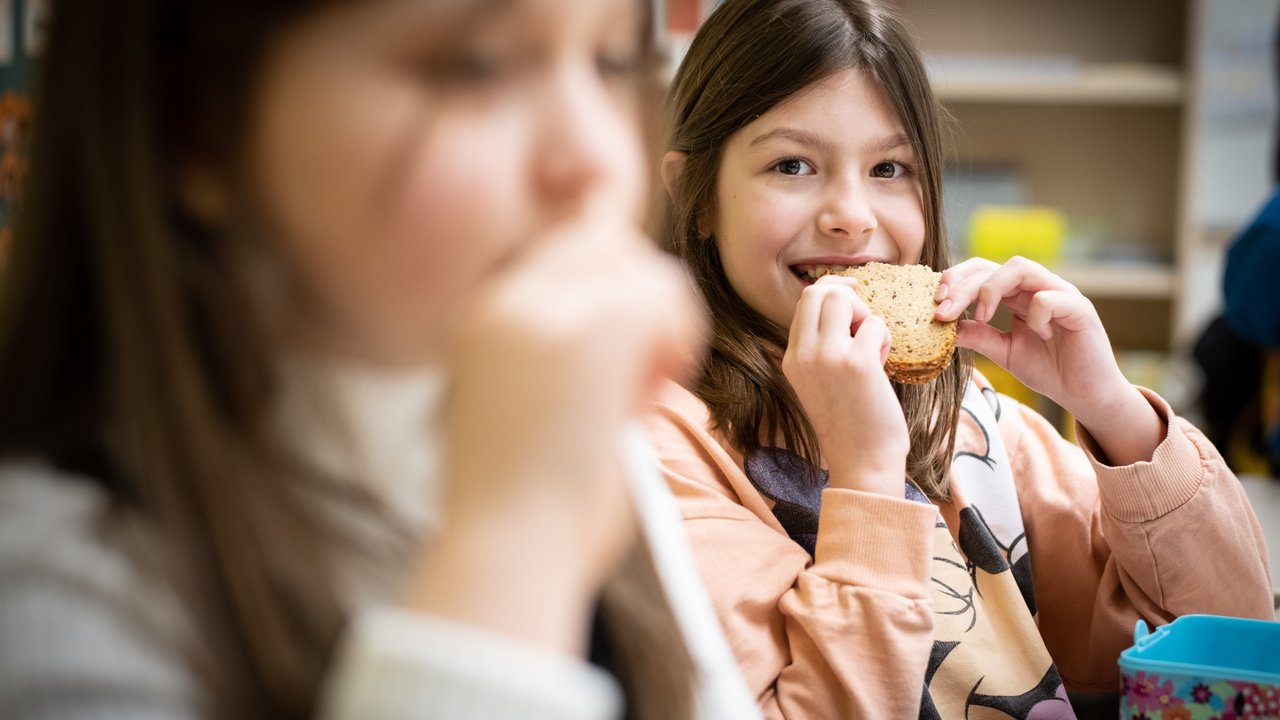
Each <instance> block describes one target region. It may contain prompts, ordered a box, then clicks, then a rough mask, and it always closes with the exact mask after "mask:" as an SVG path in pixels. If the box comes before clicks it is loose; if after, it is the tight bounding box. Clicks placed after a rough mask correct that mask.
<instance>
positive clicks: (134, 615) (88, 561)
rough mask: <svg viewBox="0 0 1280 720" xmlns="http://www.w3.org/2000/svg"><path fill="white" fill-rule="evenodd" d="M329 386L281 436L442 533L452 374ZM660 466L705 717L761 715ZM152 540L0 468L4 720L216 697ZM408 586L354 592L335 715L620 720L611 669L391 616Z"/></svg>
mask: <svg viewBox="0 0 1280 720" xmlns="http://www.w3.org/2000/svg"><path fill="white" fill-rule="evenodd" d="M308 372H309V373H311V374H313V375H314V371H308ZM298 374H300V372H299V373H295V375H298ZM320 377H321V378H322V380H323V384H324V385H325V386H327V388H328V389H329V390H330V391H331V392H330V393H329V395H330V399H331V400H332V401H333V402H331V403H326V404H325V405H324V407H318V406H316V405H315V404H314V403H313V402H312V400H310V398H312V397H314V393H313V392H310V391H312V390H314V389H315V387H316V384H315V380H316V378H315V377H310V378H307V382H306V383H303V384H302V387H303V388H304V389H306V390H308V392H306V393H303V392H300V391H293V392H286V394H285V397H286V402H285V403H284V407H283V408H282V410H281V416H280V418H281V423H282V430H283V431H284V432H285V433H286V435H287V437H290V438H292V439H293V440H294V441H295V442H298V443H299V448H300V449H301V450H302V451H303V452H306V453H308V454H309V455H310V456H311V457H312V458H313V460H314V461H315V462H316V464H317V465H319V466H320V467H322V468H323V469H325V470H326V471H329V472H330V473H331V474H333V475H335V476H339V477H341V476H352V477H362V478H365V479H366V481H367V482H370V483H372V484H371V489H372V490H373V491H374V492H375V493H377V494H379V495H381V496H382V499H383V500H384V501H386V502H387V504H388V505H389V506H391V507H400V508H405V516H406V517H405V519H406V520H408V521H409V522H411V523H413V524H414V525H417V526H418V527H421V528H424V530H427V531H429V529H430V527H431V526H432V525H433V524H434V522H435V520H436V517H435V510H436V507H435V505H436V501H435V497H436V473H435V468H436V464H437V463H436V458H435V449H434V447H433V446H432V443H431V442H425V443H424V442H423V441H422V439H423V438H433V437H435V435H436V433H435V431H434V428H433V422H432V419H433V417H434V411H435V408H436V405H437V399H438V397H439V388H440V381H439V379H438V378H435V377H431V376H407V377H406V376H403V375H397V376H388V375H386V374H385V373H370V372H368V371H365V370H362V369H351V368H332V367H326V368H324V369H323V372H321V373H320ZM335 419H336V420H337V421H338V422H335ZM339 436H340V437H339ZM632 446H633V451H634V446H635V443H632ZM335 448H342V449H343V451H342V452H337V451H335ZM640 452H643V451H640ZM651 460H652V459H651V458H649V457H644V456H639V457H633V458H630V465H631V466H632V468H633V471H634V474H635V475H636V476H637V480H638V482H637V483H636V489H637V497H636V499H637V505H638V508H639V509H640V512H641V517H642V524H643V526H644V528H645V531H646V535H647V536H648V538H649V541H650V543H651V545H652V546H653V549H654V554H655V559H656V561H657V563H658V566H659V571H660V573H661V574H662V575H663V578H664V581H665V583H666V585H667V589H668V594H669V595H670V596H671V599H672V605H673V608H674V609H675V611H676V615H677V617H678V618H679V620H680V622H681V626H682V628H683V630H684V631H685V634H686V637H687V643H688V645H689V646H690V649H691V651H692V652H693V655H694V660H695V663H696V664H697V665H698V669H699V672H700V680H701V683H700V695H699V701H700V706H701V710H702V715H703V717H706V718H730V717H731V718H751V717H753V716H754V717H758V712H757V711H756V709H755V703H754V700H753V699H752V698H751V697H750V696H749V694H748V693H747V691H746V686H745V683H744V682H743V681H742V678H741V675H740V674H739V672H738V670H737V667H736V664H735V663H734V661H733V658H732V656H731V654H730V653H729V650H728V647H727V645H726V644H725V642H724V638H723V636H722V635H721V634H720V632H719V628H718V625H717V623H716V621H715V618H714V614H713V613H712V611H711V608H710V604H709V602H708V600H707V598H706V595H705V592H704V591H703V589H702V587H701V585H700V584H699V582H698V580H697V577H696V570H695V569H694V566H693V563H692V557H691V555H690V554H689V551H688V548H687V546H686V545H685V543H684V539H683V536H682V535H681V532H682V531H681V529H680V527H679V522H678V518H677V513H676V510H675V509H674V505H673V503H672V502H671V499H670V497H669V496H667V495H664V493H665V492H666V488H665V485H664V484H663V483H662V480H661V478H660V477H658V476H657V474H656V472H655V470H654V469H653V466H652V464H651ZM153 547H154V543H152V542H150V541H149V538H148V530H147V527H146V526H145V524H143V523H140V522H134V521H131V520H129V519H128V518H127V517H125V516H122V515H121V514H120V513H118V512H112V510H111V507H110V503H109V499H108V498H107V497H106V496H105V494H104V493H103V491H101V490H100V489H99V488H98V487H97V486H96V485H95V484H93V483H90V482H85V481H84V479H82V478H74V477H69V476H66V475H64V474H62V473H59V472H58V471H56V470H54V469H52V468H50V467H49V466H47V465H44V464H41V463H39V462H31V463H22V464H10V465H7V466H0V718H4V719H5V720H90V719H93V720H97V719H99V718H102V719H113V720H114V719H117V718H118V719H121V720H124V719H129V720H133V719H138V720H185V719H186V718H196V717H199V708H201V707H203V706H204V704H203V703H202V696H201V693H202V692H203V691H204V690H203V688H202V687H201V686H200V684H199V682H198V681H197V680H196V678H195V676H194V674H193V673H192V672H191V671H190V669H189V667H188V665H187V660H186V657H185V655H184V652H183V650H182V648H184V647H186V646H187V642H188V641H190V640H191V639H192V638H191V637H190V633H192V632H193V630H192V625H191V623H190V621H189V618H187V617H186V615H185V613H184V608H183V607H182V605H181V604H180V603H179V602H178V600H177V598H176V596H175V594H174V593H173V592H172V591H171V590H170V589H169V588H168V587H167V586H166V585H164V584H163V583H159V582H153V581H150V580H148V577H149V576H148V575H147V574H146V573H144V572H142V570H141V568H142V567H143V563H144V562H145V560H146V557H147V555H146V553H147V552H148V550H149V548H153ZM396 590H397V587H396V583H395V582H394V579H392V578H388V582H386V583H375V584H374V585H370V584H368V583H367V582H366V583H365V584H364V585H362V586H361V587H358V588H355V589H354V592H353V595H354V596H355V598H356V600H355V605H356V607H355V609H354V612H353V615H352V620H351V622H350V624H349V627H348V629H347V631H346V635H345V637H344V639H343V641H342V643H341V650H340V653H339V657H338V658H337V662H335V663H334V670H333V671H332V675H331V677H330V678H329V679H328V682H327V683H326V687H325V689H324V694H323V697H322V698H321V705H320V706H321V715H322V716H323V717H327V718H334V719H335V720H355V719H357V718H358V719H361V720H399V719H401V718H403V719H404V720H409V719H410V718H414V719H424V718H457V719H459V720H465V719H466V718H492V719H494V720H502V719H504V718H511V719H512V720H514V719H515V718H521V719H523V720H541V719H543V718H545V719H546V720H552V719H555V720H575V719H579V718H580V719H581V720H603V719H604V718H613V717H617V715H618V714H619V712H620V709H621V694H620V692H619V689H618V687H617V684H616V682H615V681H614V680H613V678H612V677H610V676H609V675H607V674H606V673H604V672H602V671H600V670H598V669H597V668H594V667H592V666H590V665H588V664H587V663H585V662H583V661H582V660H580V659H577V658H570V657H565V656H560V655H556V654H554V653H550V652H547V651H544V650H542V649H540V648H534V647H530V646H527V645H523V644H521V643H519V642H516V641H514V640H512V639H510V638H507V637H505V636H500V635H497V634H494V633H491V632H488V631H486V630H484V629H481V628H476V627H471V626H465V625H460V624H458V623H454V622H450V621H448V620H445V619H443V618H435V617H430V616H426V615H422V614H419V613H414V612H410V611H407V610H403V609H396V608H394V607H391V606H390V605H389V603H390V602H392V601H393V600H394V597H395V594H396Z"/></svg>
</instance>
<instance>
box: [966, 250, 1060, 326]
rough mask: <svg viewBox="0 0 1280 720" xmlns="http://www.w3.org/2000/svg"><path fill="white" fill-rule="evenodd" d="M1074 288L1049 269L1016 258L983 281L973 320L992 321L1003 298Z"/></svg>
mask: <svg viewBox="0 0 1280 720" xmlns="http://www.w3.org/2000/svg"><path fill="white" fill-rule="evenodd" d="M1074 289H1075V288H1074V287H1072V286H1071V285H1070V284H1069V283H1067V281H1065V280H1063V279H1062V278H1059V277H1058V276H1057V275H1054V274H1053V273H1051V272H1049V271H1048V270H1047V269H1046V268H1045V267H1044V266H1043V265H1041V264H1040V263H1037V262H1034V261H1032V260H1027V259H1026V258H1021V257H1015V258H1013V259H1011V260H1010V261H1009V262H1007V263H1005V264H1004V265H1001V266H1000V268H999V269H998V270H996V271H995V272H994V273H992V274H991V276H990V277H988V278H987V281H986V282H984V283H983V284H982V287H981V288H980V289H979V290H978V297H977V307H976V308H974V311H973V319H974V320H977V321H978V322H990V320H991V318H992V317H994V316H995V314H996V309H997V308H998V307H999V306H1000V303H1001V302H1002V301H1003V300H1004V298H1006V297H1012V296H1015V295H1017V294H1019V293H1022V292H1029V293H1037V292H1040V291H1042V290H1074Z"/></svg>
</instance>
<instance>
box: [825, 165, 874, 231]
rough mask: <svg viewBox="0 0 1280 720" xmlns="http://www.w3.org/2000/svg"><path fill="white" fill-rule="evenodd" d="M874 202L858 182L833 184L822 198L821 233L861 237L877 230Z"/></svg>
mask: <svg viewBox="0 0 1280 720" xmlns="http://www.w3.org/2000/svg"><path fill="white" fill-rule="evenodd" d="M878 224H879V222H878V221H877V219H876V213H875V208H874V207H873V205H872V198H871V196H870V193H869V191H868V189H867V188H866V187H864V186H863V184H862V183H860V182H858V181H857V180H856V179H845V180H842V181H839V182H836V183H833V184H832V185H831V186H830V187H829V188H828V191H827V193H826V194H825V195H824V197H823V203H822V208H821V210H820V211H819V213H818V229H819V230H821V231H822V232H823V233H824V234H827V235H836V236H841V237H859V236H861V235H866V234H870V233H871V232H873V231H874V230H875V229H876V227H877V226H878Z"/></svg>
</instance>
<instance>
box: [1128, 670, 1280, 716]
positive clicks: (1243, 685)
mask: <svg viewBox="0 0 1280 720" xmlns="http://www.w3.org/2000/svg"><path fill="white" fill-rule="evenodd" d="M1120 717H1121V718H1122V720H1245V719H1246V718H1248V719H1249V720H1253V719H1255V718H1256V719H1258V720H1262V719H1264V718H1266V719H1268V720H1280V685H1273V684H1271V683H1253V682H1239V681H1234V680H1217V679H1200V678H1194V677H1192V678H1188V677H1187V676H1184V675H1179V676H1177V677H1172V678H1162V677H1161V676H1160V675H1158V674H1156V673H1148V672H1143V671H1142V670H1139V671H1137V672H1135V673H1134V674H1132V675H1130V674H1129V673H1127V672H1122V673H1121V674H1120Z"/></svg>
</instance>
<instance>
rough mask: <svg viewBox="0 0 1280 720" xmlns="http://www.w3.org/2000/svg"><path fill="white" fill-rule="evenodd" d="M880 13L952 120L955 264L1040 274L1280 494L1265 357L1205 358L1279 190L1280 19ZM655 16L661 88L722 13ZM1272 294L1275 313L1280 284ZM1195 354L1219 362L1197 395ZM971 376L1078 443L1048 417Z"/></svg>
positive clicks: (1110, 10)
mask: <svg viewBox="0 0 1280 720" xmlns="http://www.w3.org/2000/svg"><path fill="white" fill-rule="evenodd" d="M892 1H893V2H894V3H895V4H897V5H898V6H899V7H900V8H901V10H902V11H903V12H904V14H905V15H906V16H907V17H908V18H909V19H910V21H911V22H912V24H913V25H914V27H915V29H916V32H917V35H918V37H919V41H920V46H921V48H922V49H923V50H924V52H925V54H926V56H927V62H928V65H929V70H930V74H931V76H932V79H933V82H934V86H935V89H936V90H937V93H938V95H939V97H940V99H941V100H942V102H943V103H944V105H945V106H946V108H947V110H948V111H949V112H950V114H951V115H952V117H953V123H952V128H951V135H952V137H951V143H950V145H951V153H950V157H949V163H948V169H947V177H946V183H945V190H944V197H945V202H946V212H947V227H948V232H949V237H950V241H951V242H952V244H953V247H954V256H955V257H959V258H963V257H968V256H971V255H981V256H984V257H988V258H990V259H992V260H997V261H1000V260H1003V259H1007V258H1008V257H1010V256H1012V255H1015V254H1016V255H1023V256H1027V257H1030V258H1032V259H1035V260H1038V261H1040V262H1042V263H1044V264H1045V265H1047V266H1049V267H1050V268H1052V269H1053V270H1054V271H1055V272H1057V273H1058V274H1060V275H1061V276H1063V277H1064V278H1066V279H1067V280H1069V281H1070V282H1072V283H1073V284H1075V285H1076V286H1077V287H1079V288H1080V289H1081V290H1082V291H1083V292H1084V293H1085V294H1086V295H1088V296H1089V297H1090V299H1091V300H1092V301H1093V302H1094V304H1095V305H1096V306H1097V308H1098V310H1099V312H1100V314H1101V316H1102V319H1103V322H1104V323H1105V325H1106V327H1107V329H1108V332H1109V333H1110V336H1111V340H1112V344H1113V346H1114V347H1115V350H1116V355H1117V357H1118V358H1119V361H1120V364H1121V367H1122V369H1123V370H1124V371H1125V373H1126V374H1127V375H1128V377H1129V378H1130V379H1131V380H1132V381H1133V382H1135V383H1138V384H1140V385H1144V386H1147V387H1150V388H1152V389H1154V390H1156V391H1157V392H1159V393H1161V394H1162V395H1163V396H1164V397H1166V398H1167V399H1168V400H1169V401H1170V402H1171V403H1172V404H1173V405H1174V407H1175V410H1177V411H1178V412H1179V413H1182V414H1184V415H1185V416H1187V417H1189V418H1191V419H1192V420H1193V421H1195V422H1196V423H1197V424H1198V425H1200V426H1201V427H1203V428H1205V429H1206V431H1207V432H1209V433H1210V435H1211V436H1213V439H1214V440H1215V442H1216V443H1218V445H1219V447H1220V448H1221V449H1223V450H1224V452H1225V453H1226V454H1227V455H1228V459H1229V461H1230V462H1231V463H1232V465H1233V466H1234V467H1235V468H1236V470H1237V471H1238V472H1241V473H1244V474H1250V475H1265V474H1275V472H1276V470H1277V465H1278V464H1280V462H1278V461H1280V457H1275V456H1274V452H1272V451H1269V450H1268V436H1269V435H1270V438H1271V439H1272V441H1274V440H1276V439H1280V383H1278V381H1277V378H1280V364H1278V363H1277V356H1276V354H1275V353H1269V352H1267V351H1264V350H1261V349H1255V350H1256V354H1257V362H1256V363H1255V362H1253V361H1252V360H1250V361H1249V362H1243V363H1242V362H1241V361H1239V359H1238V358H1234V357H1223V358H1217V356H1215V355H1214V353H1216V352H1218V348H1217V346H1216V343H1217V342H1218V340H1217V338H1215V337H1208V338H1206V339H1205V340H1203V341H1202V338H1203V337H1205V333H1206V329H1208V328H1210V325H1211V323H1212V321H1213V320H1214V319H1215V318H1216V317H1218V316H1219V315H1220V314H1221V312H1222V270H1223V259H1224V255H1225V251H1226V248H1227V247H1228V245H1229V243H1230V241H1231V240H1232V239H1233V238H1234V236H1235V235H1236V234H1237V233H1238V232H1239V231H1240V230H1241V229H1243V228H1244V227H1245V226H1246V225H1248V223H1249V221H1250V220H1251V219H1252V218H1253V217H1254V216H1255V215H1256V214H1257V213H1258V211H1259V210H1260V209H1261V208H1262V206H1263V204H1264V202H1265V201H1266V199H1267V198H1268V197H1269V196H1270V195H1271V193H1272V191H1273V187H1274V184H1273V183H1274V178H1273V175H1272V173H1273V168H1274V166H1275V164H1276V163H1275V157H1276V154H1275V153H1276V147H1275V143H1276V138H1275V128H1276V124H1277V121H1276V93H1275V88H1276V84H1277V79H1276V78H1275V76H1274V72H1275V67H1276V60H1275V58H1276V55H1275V52H1276V48H1275V42H1276V32H1277V12H1278V11H1280V0H1125V2H1119V3H1118V2H1113V1H1112V0H1077V1H1076V2H1071V3H1062V2H1055V1H1054V0H963V1H960V0H892ZM660 5H661V11H660V12H663V13H664V15H663V23H662V24H663V27H664V28H665V33H664V40H665V42H666V44H667V47H668V48H669V51H670V57H671V61H672V68H674V66H675V63H678V61H679V58H680V57H681V55H682V53H683V51H684V48H685V47H687V44H688V40H689V37H690V35H691V34H692V32H693V31H694V30H695V29H696V27H697V25H698V23H699V21H700V20H701V19H702V18H704V17H705V16H706V14H707V13H709V12H710V10H711V9H712V8H713V7H714V5H715V2H714V0H666V1H665V2H661V0H660ZM1277 280H1278V282H1277V296H1276V302H1277V303H1280V268H1278V269H1277ZM1198 343H1200V345H1201V347H1200V352H1201V353H1204V352H1208V353H1209V354H1210V356H1211V357H1210V359H1211V360H1213V359H1215V358H1217V359H1218V367H1215V368H1214V371H1213V372H1210V373H1208V375H1209V377H1206V373H1205V372H1204V370H1202V368H1201V367H1200V365H1201V363H1198V362H1197V359H1196V356H1197V344H1198ZM1224 364H1225V366H1226V367H1227V368H1228V369H1229V370H1231V371H1232V372H1230V373H1223V372H1222V367H1221V366H1222V365H1224ZM1255 365H1256V367H1255ZM981 369H982V370H983V372H985V373H986V374H987V375H988V376H989V377H991V378H992V380H993V381H994V382H995V383H996V384H997V385H998V387H1000V389H1001V390H1002V391H1003V392H1006V393H1008V394H1010V395H1013V396H1015V397H1017V398H1019V399H1020V400H1023V401H1024V402H1027V403H1029V404H1031V405H1033V406H1035V407H1036V408H1037V409H1038V410H1040V411H1041V412H1042V413H1043V414H1045V415H1046V416H1048V417H1050V418H1051V419H1053V420H1055V421H1056V422H1058V423H1059V425H1060V427H1061V429H1062V430H1063V431H1064V432H1066V433H1068V434H1070V433H1071V429H1072V423H1071V422H1070V418H1067V417H1065V416H1064V414H1063V413H1062V411H1061V410H1060V409H1059V408H1057V407H1056V406H1054V405H1053V404H1052V403H1049V402H1048V401H1047V400H1045V399H1044V398H1040V397H1037V396H1035V395H1034V394H1033V393H1031V392H1030V391H1028V390H1027V389H1026V388H1024V387H1022V386H1021V385H1020V384H1019V383H1017V381H1016V380H1014V379H1013V378H1012V377H1009V376H1007V375H1006V374H1004V373H1003V372H1001V371H1000V370H999V369H998V368H996V367H994V366H993V365H991V364H990V363H983V365H982V367H981ZM1237 371H1238V372H1237ZM1225 374H1230V375H1232V376H1233V377H1231V378H1230V380H1231V381H1232V382H1233V383H1234V385H1233V387H1232V388H1229V389H1228V390H1220V389H1219V388H1218V387H1216V386H1215V385H1216V383H1217V381H1221V380H1225V379H1226V378H1224V377H1221V376H1223V375H1225ZM1240 374H1243V375H1245V376H1248V377H1239V375H1240ZM1253 376H1256V377H1253ZM1206 380H1207V381H1208V382H1207V383H1206ZM1240 381H1243V383H1242V382H1240ZM1229 393H1235V395H1234V396H1232V397H1231V399H1230V402H1227V403H1225V404H1226V405H1229V407H1226V408H1223V407H1220V406H1222V405H1223V404H1224V403H1223V401H1222V398H1223V397H1225V396H1226V394H1229ZM1277 504H1278V505H1280V498H1278V499H1277ZM1275 522H1276V524H1277V525H1280V514H1277V516H1276V518H1275Z"/></svg>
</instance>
